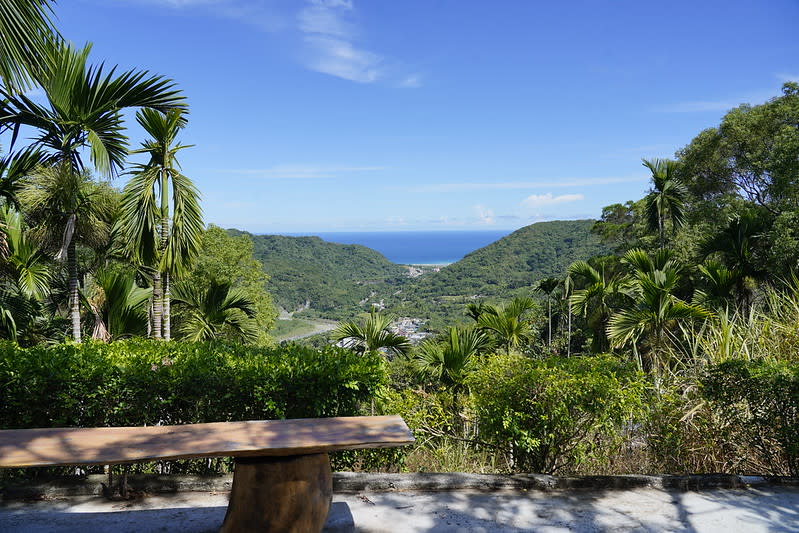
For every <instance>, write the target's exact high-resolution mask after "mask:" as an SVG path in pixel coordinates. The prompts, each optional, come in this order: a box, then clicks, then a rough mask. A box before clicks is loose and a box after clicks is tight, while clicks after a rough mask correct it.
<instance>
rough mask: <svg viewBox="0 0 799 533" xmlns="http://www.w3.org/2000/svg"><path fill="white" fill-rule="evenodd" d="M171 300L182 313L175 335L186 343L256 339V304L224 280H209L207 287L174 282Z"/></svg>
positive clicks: (249, 340) (250, 340)
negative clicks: (178, 335) (186, 341)
mask: <svg viewBox="0 0 799 533" xmlns="http://www.w3.org/2000/svg"><path fill="white" fill-rule="evenodd" d="M174 301H175V305H176V306H177V307H178V308H179V309H180V310H181V311H182V313H183V316H182V317H181V321H180V324H179V326H178V333H179V334H180V336H181V338H183V339H185V340H190V341H204V340H213V339H227V340H232V341H238V342H245V343H246V342H252V341H254V340H255V339H256V338H257V337H258V329H257V326H256V322H255V320H254V318H255V314H256V309H255V304H254V303H253V301H252V300H250V299H249V298H248V297H247V296H246V295H245V294H244V293H242V292H241V291H240V290H238V289H234V288H232V287H231V284H230V283H229V282H227V281H217V280H211V283H210V284H209V285H208V287H207V288H202V287H197V286H196V285H193V284H190V283H186V282H182V283H176V284H175V291H174Z"/></svg>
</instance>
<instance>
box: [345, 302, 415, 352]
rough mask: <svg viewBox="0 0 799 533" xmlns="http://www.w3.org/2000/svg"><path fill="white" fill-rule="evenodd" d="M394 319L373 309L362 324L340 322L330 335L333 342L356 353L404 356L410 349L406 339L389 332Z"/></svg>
mask: <svg viewBox="0 0 799 533" xmlns="http://www.w3.org/2000/svg"><path fill="white" fill-rule="evenodd" d="M393 321H394V318H393V317H391V316H387V315H382V314H380V313H379V312H378V311H377V310H376V309H375V308H374V307H372V310H371V311H370V312H369V317H367V319H366V320H365V321H364V322H363V323H362V324H356V323H355V322H342V323H341V324H339V325H338V326H337V327H336V329H334V330H333V331H332V333H331V336H332V337H333V340H335V341H337V342H341V343H342V345H343V346H344V347H345V348H349V349H350V350H353V351H355V352H357V353H365V352H376V351H378V350H385V351H386V352H387V353H388V354H389V355H406V354H407V353H408V352H409V351H410V349H411V343H410V341H408V339H407V338H405V337H403V336H402V335H398V334H396V333H394V332H393V331H391V329H390V326H391V323H392V322H393Z"/></svg>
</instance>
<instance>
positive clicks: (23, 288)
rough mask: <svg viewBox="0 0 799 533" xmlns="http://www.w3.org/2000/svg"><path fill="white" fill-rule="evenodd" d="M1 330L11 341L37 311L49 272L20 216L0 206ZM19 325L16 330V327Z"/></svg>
mask: <svg viewBox="0 0 799 533" xmlns="http://www.w3.org/2000/svg"><path fill="white" fill-rule="evenodd" d="M0 240H2V242H3V243H4V247H3V249H2V250H0V330H2V331H3V333H4V334H5V335H4V336H7V337H8V338H10V339H11V340H13V341H16V340H17V334H18V330H19V327H22V328H25V326H26V325H27V324H29V323H30V322H31V321H32V320H33V319H34V317H35V316H37V315H38V314H39V313H38V311H39V310H40V307H41V306H40V305H39V304H38V302H39V300H41V299H42V298H43V297H44V296H46V294H47V293H48V290H49V283H50V279H51V277H50V271H49V269H48V268H47V265H46V264H45V263H44V256H43V255H42V254H41V252H40V250H39V248H38V246H36V245H35V244H34V243H33V241H32V240H31V239H30V236H29V235H28V234H27V233H26V232H25V228H24V227H23V222H22V215H21V214H20V213H19V212H18V211H16V210H15V209H13V208H12V207H10V206H7V205H6V206H2V207H0ZM18 326H19V327H18Z"/></svg>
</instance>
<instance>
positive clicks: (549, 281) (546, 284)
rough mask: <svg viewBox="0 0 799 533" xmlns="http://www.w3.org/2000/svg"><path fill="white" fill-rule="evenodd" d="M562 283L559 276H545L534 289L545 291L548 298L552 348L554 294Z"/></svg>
mask: <svg viewBox="0 0 799 533" xmlns="http://www.w3.org/2000/svg"><path fill="white" fill-rule="evenodd" d="M561 283H562V282H561V280H559V279H558V278H544V279H542V280H540V281H539V282H538V283H537V284H536V286H535V289H534V290H536V291H539V292H542V293H544V294H545V295H546V298H547V316H548V317H549V321H548V322H547V346H549V347H550V348H551V347H552V294H553V293H554V292H555V290H556V289H557V288H558V287H560V286H561Z"/></svg>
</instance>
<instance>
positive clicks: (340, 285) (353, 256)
mask: <svg viewBox="0 0 799 533" xmlns="http://www.w3.org/2000/svg"><path fill="white" fill-rule="evenodd" d="M228 232H229V233H230V234H231V235H239V234H242V233H245V232H242V231H239V230H233V229H231V230H228ZM250 237H251V238H252V240H253V245H254V247H253V248H254V250H253V255H254V256H255V258H256V259H258V260H259V261H261V262H262V263H263V264H264V270H265V271H266V272H267V273H268V274H269V275H270V276H271V280H270V283H269V291H270V292H271V293H272V297H273V298H274V301H275V303H276V304H277V305H279V306H281V307H283V308H284V309H286V310H287V311H295V310H297V309H302V308H304V307H305V306H306V305H310V307H311V308H312V309H314V310H316V311H318V312H320V313H322V314H324V315H328V316H333V317H339V316H346V315H349V316H354V315H355V314H356V313H357V312H358V310H359V308H358V307H359V306H358V302H359V301H361V300H364V299H367V298H368V297H369V296H370V295H371V294H372V292H373V290H374V287H376V286H383V285H384V284H385V283H396V282H398V278H400V277H402V276H403V274H404V273H405V272H406V269H405V268H404V267H401V266H399V265H395V264H394V263H392V262H391V261H389V260H388V259H386V258H385V257H384V256H383V255H382V254H380V253H379V252H376V251H375V250H372V249H371V248H367V247H365V246H360V245H357V244H336V243H331V242H326V241H323V240H322V239H320V238H319V237H283V236H280V235H252V234H250Z"/></svg>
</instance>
